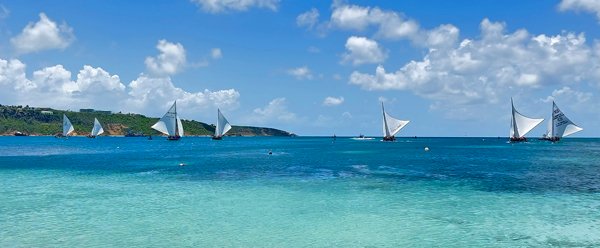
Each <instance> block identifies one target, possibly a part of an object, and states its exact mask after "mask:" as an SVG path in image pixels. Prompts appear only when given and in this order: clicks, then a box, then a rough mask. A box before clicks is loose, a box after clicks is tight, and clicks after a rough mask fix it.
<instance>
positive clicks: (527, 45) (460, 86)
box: [350, 19, 600, 106]
mask: <svg viewBox="0 0 600 248" xmlns="http://www.w3.org/2000/svg"><path fill="white" fill-rule="evenodd" d="M480 29H481V38H480V39H473V40H472V39H464V40H463V41H462V42H460V44H457V45H455V46H449V47H446V48H433V49H429V52H428V53H427V54H426V55H425V56H424V58H423V59H421V60H413V61H410V62H408V63H406V64H405V65H403V66H402V67H400V68H399V69H398V70H396V71H393V72H388V71H386V70H385V68H384V67H383V66H378V67H377V68H376V70H375V73H374V74H368V73H362V72H357V71H355V72H353V73H352V74H351V76H350V83H351V84H354V85H358V86H360V87H362V88H363V89H366V90H410V91H413V92H414V93H415V94H417V95H420V96H423V97H425V98H428V99H432V100H437V101H442V102H446V103H453V104H459V105H460V104H463V105H465V104H466V105H468V104H474V103H496V102H498V101H499V100H500V99H506V98H507V92H512V93H514V92H518V91H519V90H523V89H533V88H538V87H540V86H542V84H573V83H577V82H581V81H583V80H591V81H597V80H598V79H600V75H598V73H597V71H598V69H599V67H600V65H599V63H598V61H599V59H600V57H599V55H600V53H598V52H597V51H600V50H599V49H593V48H591V47H589V46H588V45H586V44H585V36H584V35H583V34H574V33H562V34H559V35H554V36H546V35H543V34H542V35H531V34H529V33H528V32H527V31H526V30H517V31H515V32H513V33H507V32H506V27H505V24H504V23H498V22H490V21H489V20H488V19H484V20H483V21H482V22H481V25H480ZM594 50H596V52H595V51H594ZM440 106H441V105H440Z"/></svg>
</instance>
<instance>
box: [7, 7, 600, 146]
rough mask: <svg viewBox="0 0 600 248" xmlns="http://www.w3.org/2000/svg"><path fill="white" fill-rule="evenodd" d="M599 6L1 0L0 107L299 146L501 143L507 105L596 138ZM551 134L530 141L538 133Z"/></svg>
mask: <svg viewBox="0 0 600 248" xmlns="http://www.w3.org/2000/svg"><path fill="white" fill-rule="evenodd" d="M599 25H600V1H584V0H562V1H561V0H557V1H533V0H530V1H512V0H507V1H492V0H487V1H485V0H484V1H464V0H462V1H443V0H428V1H423V0H420V1H416V0H407V1H379V2H375V1H279V0H211V1H208V0H191V1H190V0H180V1H177V0H174V1H149V2H148V3H145V4H140V3H137V2H133V3H132V2H128V1H52V2H48V1H27V0H25V1H22V0H20V1H1V0H0V104H23V105H26V104H28V105H31V106H50V107H55V108H63V109H71V110H78V109H80V108H96V109H108V110H112V111H123V112H135V113H142V114H145V115H149V116H155V117H158V116H160V115H162V114H163V113H164V112H165V111H166V109H167V108H168V107H169V105H170V104H171V103H172V101H173V100H175V99H177V100H178V106H179V112H180V114H181V115H182V116H183V117H184V118H188V119H196V120H199V121H203V122H207V123H214V122H215V120H216V108H217V107H220V108H221V109H222V110H223V113H224V114H225V115H226V116H227V118H228V119H229V120H230V122H232V123H233V124H234V125H236V124H239V125H257V126H269V127H276V128H280V129H284V130H288V131H292V132H295V133H298V134H300V135H332V134H334V133H335V134H337V135H357V134H359V133H363V134H367V135H380V132H381V113H380V101H384V102H385V104H386V109H387V110H388V112H389V114H390V115H392V116H395V117H397V118H399V119H405V120H411V123H410V124H408V126H407V127H406V128H405V129H403V130H402V131H401V133H400V135H401V136H403V135H406V136H414V135H417V136H507V135H508V130H509V121H510V115H509V114H510V97H514V99H515V104H516V107H517V108H518V109H519V111H520V112H522V113H523V114H525V115H528V116H531V117H543V118H546V119H548V117H549V115H550V110H551V101H552V100H553V99H554V100H556V102H557V104H558V105H559V106H560V107H561V109H562V110H563V111H564V112H565V113H566V115H567V116H568V117H569V118H570V119H571V120H572V121H574V122H575V123H577V124H578V125H580V126H582V127H583V128H584V131H583V132H580V133H578V134H576V135H575V136H586V137H590V136H594V137H595V136H599V135H600V129H597V128H595V127H598V126H600V115H599V111H598V110H600V108H599V107H600V98H598V89H599V87H600V43H598V40H600V29H599V27H600V26H599ZM545 126H546V125H545V124H542V125H540V126H539V127H537V128H536V129H534V130H533V131H532V132H531V133H530V135H529V136H539V135H541V134H542V133H543V132H544V128H545Z"/></svg>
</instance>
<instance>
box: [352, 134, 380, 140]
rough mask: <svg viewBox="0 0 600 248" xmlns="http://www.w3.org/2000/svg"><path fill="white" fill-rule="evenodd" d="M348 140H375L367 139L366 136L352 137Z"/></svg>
mask: <svg viewBox="0 0 600 248" xmlns="http://www.w3.org/2000/svg"><path fill="white" fill-rule="evenodd" d="M350 139H353V140H373V139H375V138H370V137H367V136H364V135H362V134H361V135H359V136H358V137H352V138H350Z"/></svg>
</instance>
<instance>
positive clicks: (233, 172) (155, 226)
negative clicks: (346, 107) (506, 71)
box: [0, 137, 600, 247]
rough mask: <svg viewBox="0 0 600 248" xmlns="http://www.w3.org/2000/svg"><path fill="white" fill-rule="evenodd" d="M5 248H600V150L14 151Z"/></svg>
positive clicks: (338, 146)
mask: <svg viewBox="0 0 600 248" xmlns="http://www.w3.org/2000/svg"><path fill="white" fill-rule="evenodd" d="M425 147H429V148H430V150H429V152H426V151H424V148H425ZM269 151H272V154H271V155H269V154H268V153H269ZM180 164H183V165H185V166H180ZM0 247H600V139H575V138H573V139H568V138H567V139H564V140H563V141H561V142H559V143H556V144H552V143H548V142H541V141H537V140H532V141H530V142H529V143H521V144H509V143H507V142H506V139H505V138H501V139H497V138H416V139H414V138H399V140H398V141H397V142H390V143H388V142H381V141H379V139H375V140H352V139H350V138H340V137H338V138H337V139H336V140H335V141H334V140H333V139H332V138H323V137H317V138H311V137H293V138H289V137H252V138H250V137H225V138H224V140H222V141H213V140H211V139H210V138H204V137H184V138H182V139H181V140H180V141H178V142H173V141H166V140H165V139H164V138H160V137H155V138H154V140H147V139H145V138H125V137H99V138H97V139H88V138H84V137H72V138H69V139H56V138H53V137H0Z"/></svg>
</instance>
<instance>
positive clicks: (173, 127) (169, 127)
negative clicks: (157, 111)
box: [152, 101, 183, 136]
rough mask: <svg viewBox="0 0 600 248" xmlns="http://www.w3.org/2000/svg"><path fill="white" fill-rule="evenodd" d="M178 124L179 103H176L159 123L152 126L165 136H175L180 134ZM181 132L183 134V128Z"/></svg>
mask: <svg viewBox="0 0 600 248" xmlns="http://www.w3.org/2000/svg"><path fill="white" fill-rule="evenodd" d="M177 124H178V123H177V101H175V102H174V103H173V106H171V108H170V109H169V111H167V113H165V115H164V116H163V117H162V118H160V120H158V122H156V123H155V124H154V125H152V128H153V129H154V130H156V131H159V132H161V133H163V134H166V135H169V136H175V135H176V134H179V132H177ZM181 132H182V133H183V127H182V128H181Z"/></svg>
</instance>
